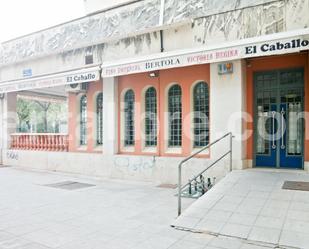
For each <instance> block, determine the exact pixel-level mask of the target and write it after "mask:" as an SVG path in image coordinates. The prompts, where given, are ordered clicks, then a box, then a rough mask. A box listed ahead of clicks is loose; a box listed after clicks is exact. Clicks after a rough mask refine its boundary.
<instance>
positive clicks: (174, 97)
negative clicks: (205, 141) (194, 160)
mask: <svg viewBox="0 0 309 249" xmlns="http://www.w3.org/2000/svg"><path fill="white" fill-rule="evenodd" d="M181 113H182V107H181V88H180V86H179V85H174V86H172V87H171V88H170V89H169V91H168V146H169V147H179V146H181V145H182V119H181V116H182V115H181Z"/></svg>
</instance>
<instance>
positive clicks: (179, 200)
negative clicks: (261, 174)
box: [178, 132, 233, 216]
mask: <svg viewBox="0 0 309 249" xmlns="http://www.w3.org/2000/svg"><path fill="white" fill-rule="evenodd" d="M228 136H230V149H229V151H228V152H226V153H225V154H223V155H222V156H221V157H220V158H219V159H217V160H216V161H215V162H213V163H212V164H211V165H209V166H208V167H207V168H206V169H204V170H203V171H201V172H200V173H199V174H198V175H196V176H195V177H194V178H193V179H192V180H190V182H192V181H194V179H197V178H198V177H199V176H200V175H202V174H204V173H205V172H206V171H207V170H208V169H210V168H212V167H213V166H214V165H216V164H217V163H218V162H219V161H221V160H222V159H223V158H224V157H226V156H227V155H230V171H232V154H233V143H232V142H233V134H232V132H229V133H226V134H225V135H223V136H222V137H220V138H218V139H216V140H215V141H213V142H211V143H210V144H208V145H206V146H205V147H203V148H202V149H200V150H199V151H197V152H195V153H194V154H192V155H190V156H188V157H187V158H185V159H183V160H182V161H181V162H180V163H179V165H178V216H179V215H180V214H181V191H182V190H183V189H184V188H185V187H186V186H188V185H189V183H187V184H185V185H184V186H182V183H181V182H182V166H183V164H184V163H186V162H187V161H189V160H190V159H192V158H194V157H195V156H197V155H198V154H200V153H202V152H203V151H205V150H207V149H208V148H210V147H211V146H213V145H215V144H216V143H218V142H220V141H221V140H222V139H224V138H226V137H228Z"/></svg>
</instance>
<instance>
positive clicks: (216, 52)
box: [102, 28, 309, 77]
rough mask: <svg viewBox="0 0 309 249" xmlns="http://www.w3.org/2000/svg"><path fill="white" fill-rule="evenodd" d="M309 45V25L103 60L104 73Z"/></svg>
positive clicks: (293, 49)
mask: <svg viewBox="0 0 309 249" xmlns="http://www.w3.org/2000/svg"><path fill="white" fill-rule="evenodd" d="M308 49H309V28H306V29H300V30H293V31H288V32H281V33H276V34H271V35H264V36H259V37H254V38H248V39H242V40H237V41H233V42H226V43H223V44H221V45H215V46H203V47H200V48H196V49H186V50H178V51H173V52H164V53H158V54H153V55H148V56H143V57H138V58H130V59H127V60H119V61H115V62H105V63H103V64H102V77H114V76H121V75H127V74H134V73H141V72H150V71H155V70H162V69H169V68H176V67H185V66H192V65H198V64H208V63H215V62H223V61H231V60H236V59H242V58H252V57H259V56H269V55H277V54H287V53H295V52H300V51H302V50H308Z"/></svg>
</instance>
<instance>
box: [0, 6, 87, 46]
mask: <svg viewBox="0 0 309 249" xmlns="http://www.w3.org/2000/svg"><path fill="white" fill-rule="evenodd" d="M84 15H85V12H84V3H83V0H0V42H3V41H7V40H10V39H13V38H16V37H19V36H22V35H25V34H29V33H31V32H34V31H38V30H41V29H44V28H48V27H50V26H54V25H57V24H60V23H63V22H66V21H69V20H72V19H75V18H78V17H81V16H84Z"/></svg>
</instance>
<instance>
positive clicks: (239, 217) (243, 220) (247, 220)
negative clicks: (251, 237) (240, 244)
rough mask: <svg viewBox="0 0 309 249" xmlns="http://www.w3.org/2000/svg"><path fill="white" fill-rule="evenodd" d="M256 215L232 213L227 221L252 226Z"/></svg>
mask: <svg viewBox="0 0 309 249" xmlns="http://www.w3.org/2000/svg"><path fill="white" fill-rule="evenodd" d="M257 217H258V216H257V215H251V214H240V213H233V214H232V216H231V217H230V218H229V220H228V223H234V224H240V225H246V226H252V225H253V224H254V223H255V221H256V219H257Z"/></svg>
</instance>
